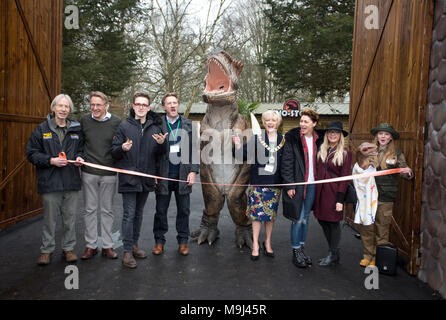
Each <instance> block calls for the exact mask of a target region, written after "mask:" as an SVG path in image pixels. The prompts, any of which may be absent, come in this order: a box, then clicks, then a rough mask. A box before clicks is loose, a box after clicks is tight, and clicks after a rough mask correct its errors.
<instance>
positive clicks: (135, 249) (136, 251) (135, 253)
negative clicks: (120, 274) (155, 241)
mask: <svg viewBox="0 0 446 320" xmlns="http://www.w3.org/2000/svg"><path fill="white" fill-rule="evenodd" d="M132 251H133V256H134V257H135V258H137V259H145V258H147V253H146V252H145V251H144V250H141V249H139V248H138V247H137V246H133V247H132Z"/></svg>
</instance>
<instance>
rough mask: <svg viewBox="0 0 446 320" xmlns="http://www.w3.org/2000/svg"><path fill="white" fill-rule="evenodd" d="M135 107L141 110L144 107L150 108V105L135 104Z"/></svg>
mask: <svg viewBox="0 0 446 320" xmlns="http://www.w3.org/2000/svg"><path fill="white" fill-rule="evenodd" d="M133 105H134V106H135V107H139V108H141V107H143V108H148V107H150V105H148V104H143V103H134V104H133Z"/></svg>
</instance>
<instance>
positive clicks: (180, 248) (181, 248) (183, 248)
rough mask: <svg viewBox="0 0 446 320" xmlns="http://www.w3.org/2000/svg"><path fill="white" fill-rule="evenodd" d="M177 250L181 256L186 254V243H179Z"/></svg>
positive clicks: (187, 252)
mask: <svg viewBox="0 0 446 320" xmlns="http://www.w3.org/2000/svg"><path fill="white" fill-rule="evenodd" d="M178 252H179V253H180V254H181V255H183V256H187V255H188V254H189V248H188V247H187V243H182V244H180V245H179V246H178Z"/></svg>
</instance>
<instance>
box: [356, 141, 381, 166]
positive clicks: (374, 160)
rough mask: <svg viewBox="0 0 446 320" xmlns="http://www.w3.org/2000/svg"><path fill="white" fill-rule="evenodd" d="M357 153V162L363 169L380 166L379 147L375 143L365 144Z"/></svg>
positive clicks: (360, 146) (361, 145)
mask: <svg viewBox="0 0 446 320" xmlns="http://www.w3.org/2000/svg"><path fill="white" fill-rule="evenodd" d="M357 151H358V152H356V162H357V163H358V165H359V166H360V167H361V168H362V169H367V168H368V167H369V166H373V167H375V168H376V167H377V166H378V147H377V146H376V144H374V143H370V142H363V143H361V144H360V145H359V147H358V150H357Z"/></svg>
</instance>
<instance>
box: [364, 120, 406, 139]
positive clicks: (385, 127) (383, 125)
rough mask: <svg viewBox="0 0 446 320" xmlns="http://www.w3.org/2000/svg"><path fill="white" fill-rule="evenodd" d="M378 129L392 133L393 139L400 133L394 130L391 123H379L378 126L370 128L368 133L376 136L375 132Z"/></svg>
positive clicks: (397, 137)
mask: <svg viewBox="0 0 446 320" xmlns="http://www.w3.org/2000/svg"><path fill="white" fill-rule="evenodd" d="M380 131H385V132H388V133H390V134H391V135H392V137H393V139H394V140H397V139H399V138H400V134H399V133H398V131H396V130H395V129H394V128H393V126H392V125H391V124H388V123H380V124H379V126H378V127H376V128H373V129H372V130H370V133H371V134H373V135H374V136H376V134H377V133H378V132H380Z"/></svg>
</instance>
